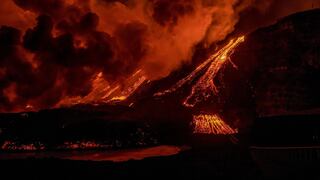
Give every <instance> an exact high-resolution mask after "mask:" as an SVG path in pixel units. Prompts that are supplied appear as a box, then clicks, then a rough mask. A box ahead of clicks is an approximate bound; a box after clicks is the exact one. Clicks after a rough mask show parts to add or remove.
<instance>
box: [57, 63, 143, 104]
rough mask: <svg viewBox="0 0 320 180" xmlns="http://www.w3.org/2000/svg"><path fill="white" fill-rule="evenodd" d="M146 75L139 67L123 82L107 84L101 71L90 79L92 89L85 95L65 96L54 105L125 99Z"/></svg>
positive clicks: (97, 102) (108, 101)
mask: <svg viewBox="0 0 320 180" xmlns="http://www.w3.org/2000/svg"><path fill="white" fill-rule="evenodd" d="M146 80H147V77H146V76H145V75H144V73H143V72H142V70H141V69H139V70H138V71H136V72H135V73H134V74H133V75H132V76H131V77H129V78H128V79H126V80H125V82H121V84H120V83H115V84H114V85H111V84H109V83H108V82H107V81H106V80H105V79H104V77H103V73H102V72H100V73H98V74H97V75H96V76H95V77H94V78H93V79H92V91H91V92H90V93H89V94H88V95H87V96H85V97H80V96H77V97H66V98H64V99H62V100H61V101H60V102H59V103H58V104H57V105H56V106H57V107H61V106H71V105H76V104H100V103H111V102H119V101H124V100H126V99H127V98H128V97H129V96H130V95H131V94H133V93H134V92H135V91H136V90H137V89H138V88H139V87H140V86H141V85H142V84H143V83H144V82H145V81H146Z"/></svg>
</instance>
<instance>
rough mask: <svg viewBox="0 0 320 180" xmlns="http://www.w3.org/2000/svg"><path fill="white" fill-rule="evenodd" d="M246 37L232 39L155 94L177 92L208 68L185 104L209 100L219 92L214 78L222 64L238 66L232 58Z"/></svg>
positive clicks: (189, 104) (192, 105)
mask: <svg viewBox="0 0 320 180" xmlns="http://www.w3.org/2000/svg"><path fill="white" fill-rule="evenodd" d="M244 39H245V37H244V36H241V37H238V38H236V39H232V40H231V41H230V42H229V43H228V44H227V45H226V46H225V47H223V48H222V49H220V50H219V51H218V52H217V53H215V54H213V55H212V56H210V57H209V58H208V59H207V60H206V61H205V62H203V63H202V64H200V65H199V66H198V67H197V68H196V69H195V70H194V71H193V72H191V73H190V74H189V75H188V76H187V77H185V78H183V79H181V80H180V81H179V82H178V83H176V84H175V85H173V86H172V87H171V88H170V89H167V90H165V91H163V92H158V93H156V94H154V95H155V96H163V95H166V94H169V93H172V92H175V91H176V90H178V89H179V88H181V87H182V86H184V85H185V84H187V83H191V82H192V81H193V80H194V79H195V78H196V77H197V76H198V75H199V74H200V73H201V72H202V71H204V70H205V69H206V72H205V74H204V75H202V76H201V77H200V79H199V80H198V81H197V82H196V84H195V85H193V86H192V91H191V93H190V94H189V95H188V96H187V98H185V100H184V102H183V105H184V106H187V107H194V106H195V105H196V104H198V103H199V102H202V101H205V100H207V99H208V98H209V97H212V96H215V95H217V94H218V92H219V90H218V87H217V86H216V85H215V83H214V80H215V77H216V76H217V74H218V72H219V70H220V69H221V68H222V66H223V65H224V64H225V63H227V62H230V63H231V64H232V65H233V67H235V68H236V65H234V64H233V63H232V61H231V59H230V56H231V55H232V53H233V51H234V49H235V48H236V47H237V46H238V45H239V44H240V43H242V42H244Z"/></svg>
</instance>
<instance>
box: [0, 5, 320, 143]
mask: <svg viewBox="0 0 320 180" xmlns="http://www.w3.org/2000/svg"><path fill="white" fill-rule="evenodd" d="M319 19H320V9H315V10H311V11H306V12H301V13H297V14H293V15H291V16H288V17H286V18H284V19H281V20H279V21H278V22H277V23H276V24H274V25H272V26H269V27H265V28H260V29H258V30H256V31H254V32H252V33H250V34H247V35H245V36H239V37H234V38H230V40H229V41H226V42H225V43H221V45H220V48H219V50H216V51H212V53H211V54H210V55H208V58H207V59H206V58H203V59H204V60H203V61H202V62H200V63H196V62H194V63H191V64H189V65H187V66H185V67H184V68H181V69H179V70H177V71H176V72H173V73H171V74H170V75H169V76H168V77H166V78H163V79H160V80H154V81H150V80H148V79H147V78H146V77H145V76H144V74H143V72H142V71H141V70H138V71H137V72H135V73H134V74H133V75H132V76H130V77H129V78H128V79H127V80H126V81H127V82H129V83H126V84H128V86H127V87H126V88H124V90H121V89H119V88H120V87H118V86H114V87H113V86H104V85H105V83H104V82H103V79H101V77H102V74H101V73H98V74H97V75H96V77H95V78H94V83H96V84H97V86H96V87H97V88H96V89H94V90H93V91H92V92H91V93H90V94H89V95H87V96H85V97H82V98H81V97H76V98H69V99H65V100H64V101H61V102H60V104H59V106H60V107H59V108H57V107H56V108H53V109H47V110H40V111H38V112H22V113H2V114H1V115H0V123H1V131H0V133H1V142H2V144H3V146H2V148H3V149H6V148H7V149H8V147H11V148H13V147H15V145H14V143H16V142H15V141H17V139H18V141H21V142H23V143H22V144H26V143H27V144H28V143H29V144H32V143H33V142H34V141H36V142H38V146H32V147H31V149H37V148H44V147H45V146H46V148H48V147H49V148H50V147H56V146H59V147H65V146H71V145H70V144H72V143H71V142H75V141H77V140H76V139H86V142H87V144H89V145H88V146H89V147H94V148H95V147H102V146H103V145H99V144H96V145H92V144H91V145H90V143H88V142H90V140H92V139H94V140H98V141H99V142H101V143H102V144H106V143H107V144H109V145H110V147H118V148H120V147H129V146H139V145H147V144H157V143H162V142H171V143H172V142H186V141H188V138H189V137H190V136H192V133H193V132H201V133H203V131H205V130H206V129H207V131H208V132H207V133H209V134H210V133H212V134H234V133H242V132H246V131H247V130H248V129H250V126H251V124H252V122H253V121H254V119H255V118H256V117H263V116H274V115H281V114H290V113H292V112H295V111H302V110H306V109H311V108H317V107H318V106H319V105H320V99H319V95H318V92H319V90H320V86H319V85H318V84H317V83H316V82H317V80H318V79H319V78H320V69H319V67H320V64H319V62H320V60H319V52H320V51H319V48H320V36H319V33H318V32H320V26H319V23H318V22H319ZM97 99H101V100H98V101H97ZM194 128H198V129H196V130H195V129H194ZM66 137H68V138H67V139H66ZM173 137H174V138H173ZM66 141H70V143H69V144H68V143H67V145H65V146H61V144H63V143H64V142H66ZM21 142H20V143H21ZM43 142H45V143H47V145H44V144H45V143H43ZM8 143H9V144H8ZM10 143H11V145H10ZM81 143H82V145H81ZM77 144H78V145H76V147H84V148H85V147H86V146H87V145H83V144H86V143H83V142H78V143H77ZM108 147H109V146H108ZM9 149H10V148H9Z"/></svg>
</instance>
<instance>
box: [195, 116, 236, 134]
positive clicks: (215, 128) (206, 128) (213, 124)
mask: <svg viewBox="0 0 320 180" xmlns="http://www.w3.org/2000/svg"><path fill="white" fill-rule="evenodd" d="M192 124H193V125H194V131H193V133H196V134H224V135H227V134H237V133H238V130H237V129H233V128H231V127H230V126H229V125H228V124H226V123H225V122H224V121H223V120H222V119H221V118H220V117H219V116H218V115H197V116H193V122H192Z"/></svg>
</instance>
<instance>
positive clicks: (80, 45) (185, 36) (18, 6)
mask: <svg viewBox="0 0 320 180" xmlns="http://www.w3.org/2000/svg"><path fill="white" fill-rule="evenodd" d="M312 2H313V3H312ZM312 2H311V1H308V2H306V1H302V0H292V1H286V2H284V1H276V0H266V1H260V0H201V1H196V0H190V1H184V0H176V1H171V0H3V2H2V6H0V25H1V27H0V65H1V66H0V111H20V110H25V107H26V106H28V105H30V106H34V107H35V108H36V109H37V108H47V107H53V106H55V105H56V104H57V103H58V102H59V101H60V100H61V99H63V98H64V97H73V96H80V97H83V96H86V95H87V94H88V93H90V91H91V90H92V78H93V77H95V76H96V75H97V74H98V73H100V72H103V76H104V78H105V79H106V80H107V81H108V82H109V83H110V84H113V83H120V84H121V82H123V80H124V79H126V77H128V76H130V75H131V74H132V73H134V72H135V71H136V70H137V69H138V68H142V69H143V70H144V72H145V73H146V74H147V75H148V77H149V79H158V78H161V77H164V76H166V75H168V74H169V73H170V72H172V70H175V69H177V68H179V67H180V66H181V64H183V63H187V62H189V61H190V59H191V57H192V54H193V53H194V51H195V50H194V46H196V45H197V44H199V43H201V42H205V43H207V44H211V43H216V42H218V41H223V40H224V39H225V38H226V37H227V36H228V35H230V34H231V33H234V34H243V33H246V32H249V31H251V30H253V29H254V28H256V27H259V26H263V25H266V24H269V23H272V22H273V21H275V20H276V19H278V18H280V17H282V16H285V15H288V14H291V13H293V12H297V11H301V10H305V9H310V8H312V4H313V6H319V0H315V1H312ZM8 14H9V15H8Z"/></svg>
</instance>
